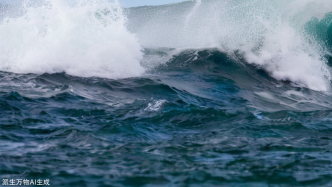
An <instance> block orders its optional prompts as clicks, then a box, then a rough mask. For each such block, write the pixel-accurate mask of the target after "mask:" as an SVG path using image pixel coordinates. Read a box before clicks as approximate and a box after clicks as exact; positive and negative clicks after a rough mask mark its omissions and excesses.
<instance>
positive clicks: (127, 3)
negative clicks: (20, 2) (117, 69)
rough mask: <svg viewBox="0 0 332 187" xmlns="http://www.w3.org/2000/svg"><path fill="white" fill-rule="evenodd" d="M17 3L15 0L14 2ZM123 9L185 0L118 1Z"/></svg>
mask: <svg viewBox="0 0 332 187" xmlns="http://www.w3.org/2000/svg"><path fill="white" fill-rule="evenodd" d="M11 1H15V0H0V3H1V2H11ZM16 1H17V0H16ZM119 1H120V3H121V5H122V6H123V7H135V6H144V5H163V4H170V3H177V2H181V1H185V0H119Z"/></svg>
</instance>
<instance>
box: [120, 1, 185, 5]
mask: <svg viewBox="0 0 332 187" xmlns="http://www.w3.org/2000/svg"><path fill="white" fill-rule="evenodd" d="M119 1H120V3H121V4H122V6H124V7H135V6H144V5H162V4H170V3H177V2H181V1H184V0H119Z"/></svg>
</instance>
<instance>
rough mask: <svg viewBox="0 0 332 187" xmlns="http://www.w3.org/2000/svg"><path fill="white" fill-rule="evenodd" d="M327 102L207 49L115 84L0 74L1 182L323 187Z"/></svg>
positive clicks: (327, 170) (329, 126)
mask: <svg viewBox="0 0 332 187" xmlns="http://www.w3.org/2000/svg"><path fill="white" fill-rule="evenodd" d="M194 53H195V54H197V55H196V58H193V54H194ZM331 102H332V100H331V95H330V94H328V93H323V92H316V91H312V90H310V89H307V88H303V87H298V86H296V85H294V84H292V83H291V82H289V81H277V80H275V79H273V78H271V77H270V76H269V74H268V73H267V72H265V71H264V70H262V69H260V68H257V67H255V66H252V65H247V64H246V63H241V60H237V61H235V60H234V59H232V58H230V57H228V56H227V55H226V54H223V53H220V52H218V51H215V50H203V51H186V52H183V53H181V54H179V55H177V56H176V57H175V58H173V59H172V60H170V61H169V62H168V63H167V64H165V65H160V66H158V67H156V68H154V69H152V70H150V71H148V72H146V73H145V75H144V76H142V77H137V78H127V79H119V80H111V79H103V78H80V77H74V76H70V75H67V74H65V73H58V74H42V75H35V74H13V73H6V72H1V73H0V111H1V112H0V129H1V130H0V137H1V138H0V148H1V149H0V173H1V175H0V176H1V179H11V178H13V179H39V178H40V179H50V184H51V186H253V187H259V186H331V185H332V169H331V168H332V161H331V159H332V154H331V151H332V149H331V146H332V138H331V134H332V118H331V115H332V109H331V107H332V103H331Z"/></svg>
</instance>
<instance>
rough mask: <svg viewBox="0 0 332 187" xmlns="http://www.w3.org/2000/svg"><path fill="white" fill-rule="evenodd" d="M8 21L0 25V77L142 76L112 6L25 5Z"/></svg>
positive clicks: (67, 0) (55, 1) (71, 0)
mask: <svg viewBox="0 0 332 187" xmlns="http://www.w3.org/2000/svg"><path fill="white" fill-rule="evenodd" d="M17 14H20V15H19V16H17ZM12 15H16V16H12V17H7V18H5V19H4V20H3V21H2V22H1V24H0V44H1V45H0V70H1V71H9V72H15V73H38V74H39V73H45V72H47V73H55V72H66V73H68V74H71V75H75V76H82V77H90V76H98V77H106V78H124V77H131V76H138V75H140V74H141V73H142V72H143V71H144V69H143V68H142V67H141V66H140V60H141V59H142V52H141V46H140V44H139V43H138V41H137V39H136V37H135V36H134V35H133V34H131V33H130V32H128V31H127V29H126V27H125V24H126V18H125V16H124V15H123V13H122V9H121V7H120V5H119V3H118V2H117V1H115V2H108V1H107V0H44V1H33V0H25V1H23V4H22V7H21V9H20V10H16V12H12Z"/></svg>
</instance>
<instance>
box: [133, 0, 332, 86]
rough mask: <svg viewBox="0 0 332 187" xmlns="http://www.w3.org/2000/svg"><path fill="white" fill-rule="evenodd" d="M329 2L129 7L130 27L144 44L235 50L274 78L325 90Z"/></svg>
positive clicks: (210, 0) (232, 0) (210, 1)
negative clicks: (321, 28) (322, 28)
mask: <svg viewBox="0 0 332 187" xmlns="http://www.w3.org/2000/svg"><path fill="white" fill-rule="evenodd" d="M331 7H332V1H326V0H318V1H317V0H306V1H302V0H291V1H289V0H280V1H273V2H271V1H265V0H248V1H243V0H225V1H218V0H204V1H201V0H198V1H195V2H183V3H179V4H174V5H167V6H160V7H139V8H133V9H130V10H128V17H129V24H128V28H129V30H130V31H132V32H134V33H137V35H138V37H139V41H140V43H141V44H142V45H143V46H144V47H147V48H159V47H167V48H176V49H192V48H211V47H213V48H218V49H219V50H221V51H223V52H227V53H229V54H232V53H234V51H236V52H237V54H241V55H242V56H244V58H245V59H246V61H247V62H248V63H252V64H255V65H257V66H258V67H260V68H264V69H265V70H267V71H268V72H269V73H270V74H271V75H272V76H273V77H274V78H276V79H278V80H289V81H292V82H295V83H297V84H299V85H301V86H306V87H309V88H311V89H314V90H321V91H326V90H328V89H329V88H330V86H329V84H330V80H331V75H330V70H329V68H328V66H327V65H326V64H327V61H328V59H327V58H326V55H327V54H331V14H329V13H330V12H331V11H332V9H331ZM320 27H324V28H325V29H324V30H320ZM314 31H318V33H315V32H314ZM317 34H318V35H319V36H322V37H320V38H319V37H316V36H317ZM325 41H328V42H325Z"/></svg>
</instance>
